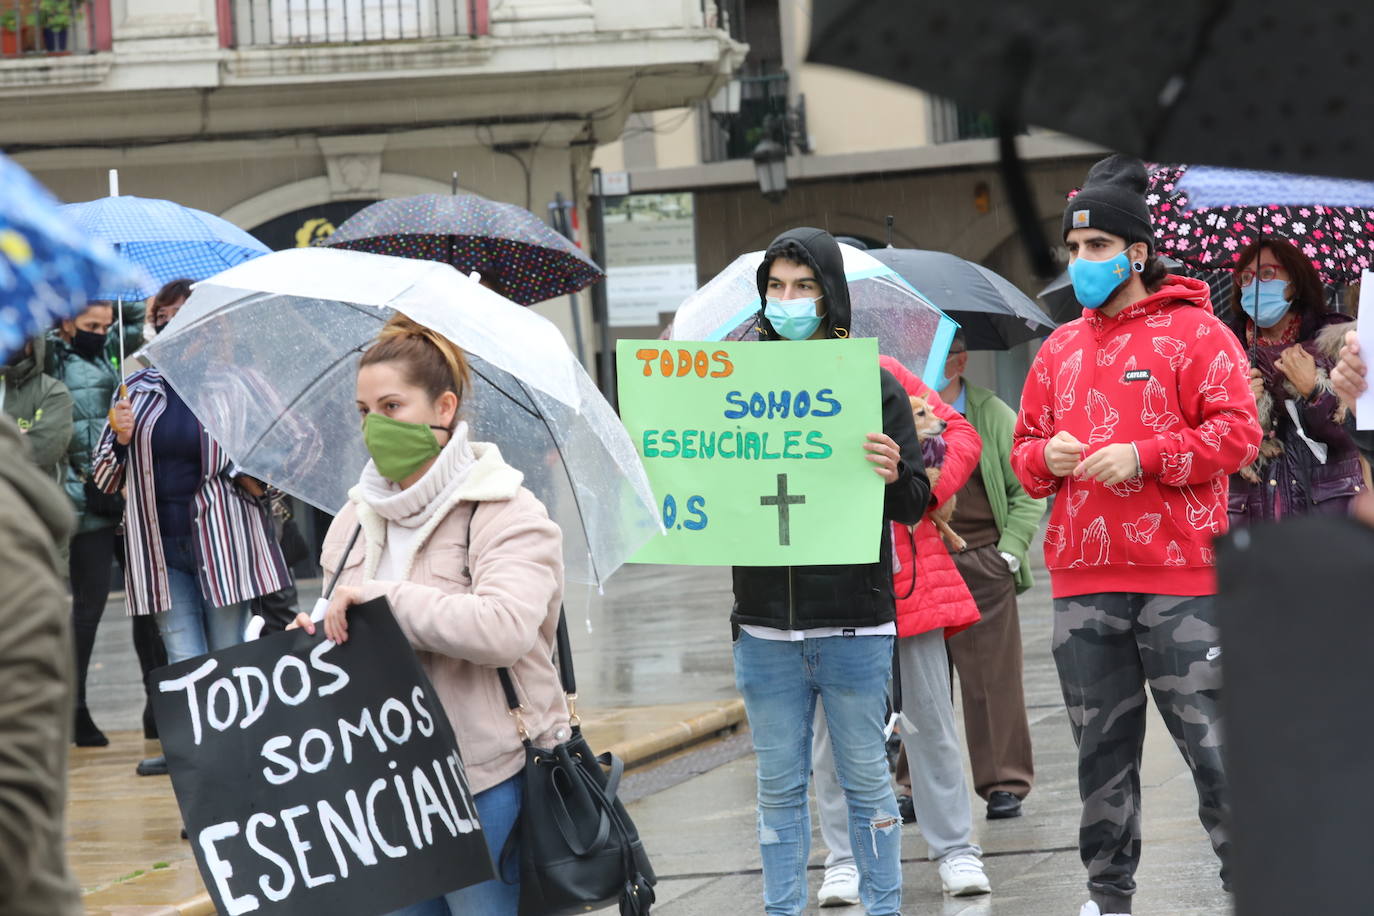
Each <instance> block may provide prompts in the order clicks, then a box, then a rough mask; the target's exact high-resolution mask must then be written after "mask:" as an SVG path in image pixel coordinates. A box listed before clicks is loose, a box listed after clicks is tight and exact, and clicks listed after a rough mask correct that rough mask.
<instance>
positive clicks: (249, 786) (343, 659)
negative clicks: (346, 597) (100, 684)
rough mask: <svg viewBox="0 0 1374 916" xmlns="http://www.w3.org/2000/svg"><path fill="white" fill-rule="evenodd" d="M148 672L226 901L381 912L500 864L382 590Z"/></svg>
mask: <svg viewBox="0 0 1374 916" xmlns="http://www.w3.org/2000/svg"><path fill="white" fill-rule="evenodd" d="M348 632H349V639H348V642H347V643H345V644H344V645H341V646H340V645H335V644H334V643H331V642H329V641H328V640H326V639H325V638H324V628H323V627H322V626H320V627H317V628H316V635H314V636H309V635H307V634H306V633H305V632H304V631H303V630H292V631H289V632H285V633H278V634H275V635H272V636H268V637H264V638H262V639H258V640H256V641H254V642H250V643H245V644H243V645H239V646H234V647H232V648H229V649H224V650H222V651H219V652H213V653H211V654H209V655H203V656H201V657H199V658H194V659H190V660H189V661H185V662H180V663H178V664H175V665H169V666H167V667H166V668H161V669H158V670H157V671H155V672H154V673H153V705H154V709H155V712H156V715H157V724H158V732H159V734H160V735H161V738H162V746H163V749H164V751H165V752H166V754H167V763H168V767H169V769H170V770H171V775H172V786H173V788H174V789H175V790H176V796H177V802H178V803H179V804H180V806H181V813H182V817H183V818H184V819H185V822H186V830H187V833H188V834H189V836H190V838H191V845H192V847H193V848H194V850H195V855H196V861H197V862H198V863H199V865H200V872H201V876H202V878H203V879H204V881H205V886H206V887H207V888H208V889H209V891H210V895H211V896H212V897H213V898H214V901H215V905H216V906H217V907H218V909H219V912H220V913H222V914H227V916H237V914H240V913H255V914H261V916H277V914H282V916H286V914H312V916H314V914H320V913H329V914H331V916H377V914H381V913H387V912H389V911H391V910H394V909H397V908H399V907H403V906H407V905H409V904H412V903H416V902H419V901H421V900H426V899H431V898H434V897H438V896H441V895H443V894H445V893H447V892H449V891H452V890H456V889H458V888H460V887H466V886H468V885H470V884H475V883H478V882H480V881H485V880H488V879H490V878H492V877H493V876H494V872H493V869H492V863H491V859H490V856H489V855H488V853H487V847H486V840H485V839H484V837H483V835H482V831H481V827H480V825H479V824H478V823H477V814H476V807H475V806H474V805H473V801H472V796H471V793H470V792H469V790H468V784H467V777H466V774H465V773H464V771H463V764H462V758H461V757H460V755H459V752H458V746H457V742H456V741H455V740H454V736H453V730H452V728H451V727H450V725H449V723H448V719H447V718H446V717H445V715H444V711H443V709H442V708H441V706H440V704H439V698H438V696H437V695H436V694H435V692H434V687H433V686H432V685H431V684H430V682H429V678H428V677H426V676H425V673H424V671H423V669H421V667H420V663H419V661H418V660H417V659H416V657H415V653H414V651H412V649H411V648H410V645H409V643H408V642H407V641H406V638H405V635H404V634H403V633H402V632H401V629H400V627H399V626H398V625H397V624H396V621H395V618H393V617H392V615H391V610H390V608H389V607H388V605H387V603H386V600H385V599H377V600H375V601H371V602H368V603H367V604H364V605H359V606H357V607H354V608H352V609H351V610H350V611H349V618H348Z"/></svg>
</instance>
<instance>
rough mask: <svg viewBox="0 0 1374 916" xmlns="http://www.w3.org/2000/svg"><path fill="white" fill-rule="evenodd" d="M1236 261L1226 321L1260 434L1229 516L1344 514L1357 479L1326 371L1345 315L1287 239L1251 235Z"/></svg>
mask: <svg viewBox="0 0 1374 916" xmlns="http://www.w3.org/2000/svg"><path fill="white" fill-rule="evenodd" d="M1236 264H1237V266H1236V268H1235V271H1234V278H1235V287H1234V290H1235V291H1234V293H1233V296H1234V298H1233V301H1232V305H1233V309H1234V316H1233V319H1232V324H1231V327H1232V329H1233V330H1234V331H1235V332H1236V334H1237V336H1239V337H1240V339H1241V341H1242V342H1243V343H1244V344H1245V346H1246V350H1247V352H1248V353H1249V354H1250V362H1251V368H1250V388H1251V390H1252V391H1253V392H1254V393H1255V402H1256V404H1257V406H1258V408H1259V419H1260V425H1261V426H1262V427H1263V429H1264V440H1263V442H1262V443H1261V445H1260V451H1259V454H1258V455H1257V456H1255V460H1254V461H1253V462H1252V463H1251V464H1249V465H1248V466H1247V467H1245V468H1242V469H1241V471H1240V473H1239V474H1236V475H1234V476H1233V477H1232V478H1231V496H1230V518H1231V523H1232V524H1233V525H1236V524H1248V523H1250V522H1257V521H1268V520H1274V519H1280V518H1285V517H1287V516H1290V515H1312V514H1321V515H1344V514H1346V513H1348V512H1349V510H1350V503H1351V500H1352V499H1353V498H1354V497H1355V494H1356V493H1358V492H1359V491H1360V489H1361V487H1362V486H1363V485H1364V475H1363V471H1362V469H1361V466H1360V458H1359V451H1358V450H1357V449H1356V448H1355V444H1354V442H1353V441H1352V440H1351V438H1350V434H1349V433H1348V432H1347V431H1346V424H1345V408H1343V407H1342V406H1341V404H1340V401H1339V399H1338V398H1337V396H1336V394H1335V392H1333V391H1332V388H1331V379H1330V372H1331V367H1332V366H1334V365H1335V363H1336V360H1337V359H1338V354H1339V351H1340V346H1341V339H1342V337H1343V334H1344V332H1345V331H1346V330H1348V328H1349V327H1350V325H1349V322H1350V318H1349V317H1348V316H1346V315H1342V314H1340V313H1338V312H1335V311H1332V310H1331V309H1329V308H1327V306H1326V301H1325V297H1324V295H1323V291H1322V283H1321V279H1320V277H1318V276H1317V271H1316V268H1315V267H1313V265H1312V262H1311V261H1310V260H1308V259H1307V257H1305V256H1304V255H1303V253H1302V252H1301V251H1299V250H1298V249H1297V247H1296V246H1294V245H1293V244H1292V243H1291V242H1289V241H1288V240H1287V239H1282V238H1272V237H1271V238H1264V239H1261V240H1259V241H1257V242H1253V243H1251V244H1250V245H1249V246H1247V247H1246V248H1244V249H1243V250H1242V251H1241V253H1240V256H1239V258H1238V259H1237V261H1236Z"/></svg>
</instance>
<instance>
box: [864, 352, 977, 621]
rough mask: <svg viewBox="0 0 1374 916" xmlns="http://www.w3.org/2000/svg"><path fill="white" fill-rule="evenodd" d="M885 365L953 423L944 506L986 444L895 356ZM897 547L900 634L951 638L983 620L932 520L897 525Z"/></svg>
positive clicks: (941, 490)
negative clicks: (939, 631)
mask: <svg viewBox="0 0 1374 916" xmlns="http://www.w3.org/2000/svg"><path fill="white" fill-rule="evenodd" d="M879 363H881V364H882V367H883V368H884V369H886V370H888V371H889V372H891V373H892V374H893V375H895V376H896V377H897V381H899V382H901V383H902V387H903V388H905V389H906V392H907V394H910V395H914V396H916V397H919V398H925V399H926V403H927V406H929V407H930V408H931V409H932V410H933V411H934V412H935V415H936V416H937V417H939V418H940V419H942V420H944V421H945V422H946V423H948V424H949V426H948V427H946V429H945V432H944V437H945V460H944V464H943V465H942V466H941V468H940V480H939V482H938V483H937V484H936V485H935V489H934V493H933V494H932V495H933V496H934V498H935V504H936V505H941V504H943V503H944V502H945V500H947V499H949V498H950V497H951V496H953V495H954V494H955V493H958V492H959V490H960V489H962V488H963V486H964V484H965V483H967V482H968V479H969V476H970V475H971V474H973V473H974V472H975V471H976V470H977V468H978V456H979V454H981V452H982V451H983V440H982V439H980V438H978V432H977V431H976V430H975V429H974V428H973V426H972V424H970V423H969V422H968V421H967V420H965V419H964V418H963V417H962V416H960V414H959V412H958V411H957V410H955V409H954V408H953V407H950V406H949V405H948V404H946V403H945V402H944V401H942V400H940V396H939V395H938V394H936V393H935V392H934V391H931V390H930V389H929V388H928V387H926V385H925V383H924V382H922V381H921V380H920V379H919V378H917V377H916V376H915V375H913V374H912V373H911V372H909V371H907V369H906V367H904V366H903V365H902V364H901V363H899V362H897V361H896V360H895V359H892V358H891V357H889V356H883V357H881V358H880V359H879ZM892 543H893V547H894V549H895V551H896V554H897V556H896V562H895V563H894V564H893V570H894V572H893V574H892V587H893V590H894V591H895V593H896V595H897V635H898V636H916V635H917V634H919V633H928V632H930V631H931V630H936V629H940V628H944V631H945V636H946V637H950V636H953V635H954V634H955V633H958V632H959V631H960V630H964V629H967V628H968V627H970V626H972V625H973V624H975V623H977V622H978V619H979V616H980V615H979V613H978V605H977V604H975V603H974V601H973V596H972V595H971V594H969V590H968V586H967V585H965V584H964V578H963V576H961V575H959V570H958V569H957V568H956V567H955V565H954V560H952V559H951V558H950V555H949V551H948V550H946V549H945V542H944V541H942V540H940V532H939V531H937V530H936V528H935V523H934V522H932V521H931V520H930V519H929V517H927V518H923V519H921V521H920V523H919V524H918V525H916V526H915V527H914V528H911V527H908V526H906V525H899V524H897V523H896V522H894V523H893V524H892ZM913 575H914V576H915V580H916V581H915V582H914V583H913V582H912V577H913Z"/></svg>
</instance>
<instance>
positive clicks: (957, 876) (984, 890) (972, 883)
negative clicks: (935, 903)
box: [940, 852, 1082, 916]
mask: <svg viewBox="0 0 1374 916" xmlns="http://www.w3.org/2000/svg"><path fill="white" fill-rule="evenodd" d="M940 880H941V881H943V882H944V885H945V893H946V894H949V895H950V896H951V897H973V896H976V895H978V894H990V893H992V885H991V884H989V883H988V875H987V872H985V871H983V863H982V862H981V861H980V860H979V859H978V857H977V856H975V855H974V854H973V853H971V852H961V853H959V855H957V856H950V857H949V858H947V859H945V860H944V861H943V862H941V863H940ZM1080 916H1082V914H1080Z"/></svg>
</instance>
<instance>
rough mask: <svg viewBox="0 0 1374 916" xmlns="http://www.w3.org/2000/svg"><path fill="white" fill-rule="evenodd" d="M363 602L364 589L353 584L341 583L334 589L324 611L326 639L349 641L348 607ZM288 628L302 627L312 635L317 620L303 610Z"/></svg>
mask: <svg viewBox="0 0 1374 916" xmlns="http://www.w3.org/2000/svg"><path fill="white" fill-rule="evenodd" d="M362 603H363V593H362V589H359V588H355V587H354V586H352V585H340V586H339V587H338V588H336V589H334V594H333V596H331V597H330V599H329V607H327V608H326V609H325V612H324V635H325V638H326V639H329V640H331V641H332V642H335V643H338V644H339V645H342V644H344V643H346V642H348V609H349V608H350V607H352V606H353V605H355V604H362ZM286 628H287V629H288V630H295V629H302V630H304V631H305V632H307V633H309V634H310V635H311V636H314V635H315V621H314V620H312V619H311V618H310V615H309V614H307V613H305V612H304V611H302V612H301V613H299V614H297V615H296V619H295V620H293V621H292V622H291V623H289V624H287V627H286Z"/></svg>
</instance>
